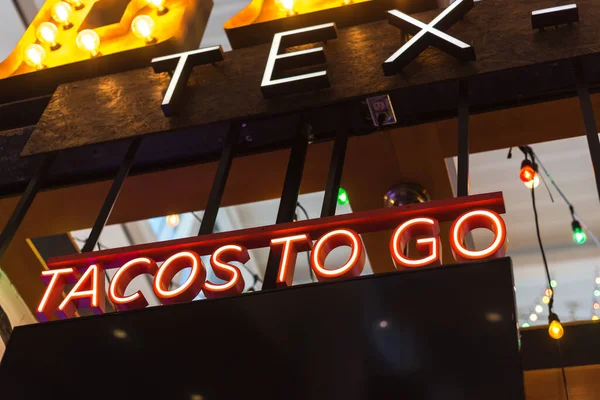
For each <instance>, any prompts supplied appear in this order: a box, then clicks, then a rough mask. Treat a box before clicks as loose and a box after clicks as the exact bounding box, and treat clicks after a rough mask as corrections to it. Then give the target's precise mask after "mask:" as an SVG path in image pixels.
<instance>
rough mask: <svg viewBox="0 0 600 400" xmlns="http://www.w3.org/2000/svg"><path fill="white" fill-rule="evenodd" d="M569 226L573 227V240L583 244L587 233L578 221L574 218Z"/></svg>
mask: <svg viewBox="0 0 600 400" xmlns="http://www.w3.org/2000/svg"><path fill="white" fill-rule="evenodd" d="M571 228H572V229H573V241H574V242H575V243H577V244H584V243H585V241H586V240H587V234H586V233H585V231H584V230H583V228H582V227H581V224H580V223H579V221H577V220H574V221H573V222H572V223H571Z"/></svg>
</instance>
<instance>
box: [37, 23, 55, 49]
mask: <svg viewBox="0 0 600 400" xmlns="http://www.w3.org/2000/svg"><path fill="white" fill-rule="evenodd" d="M35 36H36V37H37V38H38V40H39V41H40V42H42V43H45V44H47V45H48V46H50V50H56V49H58V48H59V47H60V44H58V43H57V42H56V38H57V37H58V28H57V27H56V25H54V24H53V23H52V22H42V23H41V24H40V25H39V26H38V27H37V29H36V31H35Z"/></svg>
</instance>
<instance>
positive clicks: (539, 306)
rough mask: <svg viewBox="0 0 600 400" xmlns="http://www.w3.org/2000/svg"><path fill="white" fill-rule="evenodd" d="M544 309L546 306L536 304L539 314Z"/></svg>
mask: <svg viewBox="0 0 600 400" xmlns="http://www.w3.org/2000/svg"><path fill="white" fill-rule="evenodd" d="M542 311H544V307H542V306H541V305H539V304H538V305H537V306H535V312H536V313H538V314H539V313H541V312H542Z"/></svg>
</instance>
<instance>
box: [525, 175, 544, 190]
mask: <svg viewBox="0 0 600 400" xmlns="http://www.w3.org/2000/svg"><path fill="white" fill-rule="evenodd" d="M523 183H524V184H525V187H526V188H527V189H535V188H536V187H538V186H540V174H538V173H537V172H536V173H535V175H534V176H533V179H532V180H530V181H527V182H523Z"/></svg>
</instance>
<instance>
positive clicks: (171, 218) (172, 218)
mask: <svg viewBox="0 0 600 400" xmlns="http://www.w3.org/2000/svg"><path fill="white" fill-rule="evenodd" d="M167 225H169V226H170V227H172V228H175V227H176V226H177V225H179V214H171V215H167Z"/></svg>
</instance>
